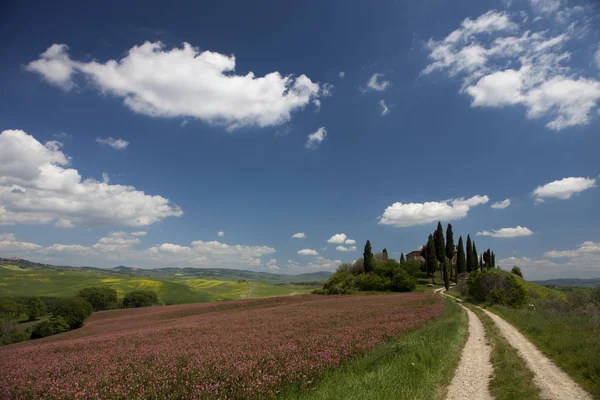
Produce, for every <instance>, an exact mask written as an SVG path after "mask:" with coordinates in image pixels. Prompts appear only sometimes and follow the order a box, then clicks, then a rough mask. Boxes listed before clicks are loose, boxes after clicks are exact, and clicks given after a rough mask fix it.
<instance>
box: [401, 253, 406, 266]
mask: <svg viewBox="0 0 600 400" xmlns="http://www.w3.org/2000/svg"><path fill="white" fill-rule="evenodd" d="M404 264H406V260H405V259H404V253H400V265H401V266H403V267H404Z"/></svg>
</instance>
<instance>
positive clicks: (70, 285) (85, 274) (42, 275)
mask: <svg viewBox="0 0 600 400" xmlns="http://www.w3.org/2000/svg"><path fill="white" fill-rule="evenodd" d="M91 286H105V287H111V288H114V289H115V290H116V291H117V293H118V295H119V297H123V296H124V294H125V293H127V292H130V291H132V290H137V289H149V290H153V291H155V292H156V293H157V294H158V297H159V298H160V300H161V301H162V302H163V303H164V304H182V303H200V302H207V301H218V300H238V299H247V298H256V297H269V296H285V295H291V294H303V293H309V292H310V291H311V290H313V289H314V288H315V287H314V286H306V285H296V284H280V285H271V284H266V283H262V282H252V281H240V282H237V281H225V280H211V279H202V278H194V277H181V278H178V277H169V278H163V277H145V276H138V275H133V276H130V275H127V274H116V273H113V272H111V271H106V272H105V271H102V270H97V271H68V270H56V269H27V268H21V267H18V266H14V265H2V266H0V297H15V296H49V297H68V296H73V295H75V294H76V293H77V292H78V291H79V290H81V289H82V288H84V287H91Z"/></svg>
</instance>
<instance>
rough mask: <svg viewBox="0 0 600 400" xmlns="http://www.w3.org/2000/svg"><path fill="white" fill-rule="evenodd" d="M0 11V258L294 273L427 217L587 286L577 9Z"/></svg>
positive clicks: (403, 248) (587, 134)
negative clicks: (580, 279) (581, 279)
mask: <svg viewBox="0 0 600 400" xmlns="http://www.w3.org/2000/svg"><path fill="white" fill-rule="evenodd" d="M2 7H3V9H2V12H0V15H1V16H0V42H1V44H2V48H3V57H2V60H0V73H1V74H2V77H3V78H2V79H1V80H0V132H2V133H1V134H0V254H1V255H2V256H7V257H8V256H15V257H24V258H28V259H32V260H36V261H45V262H50V263H57V264H70V265H92V266H97V267H114V266H116V265H119V264H125V265H130V266H137V267H146V268H156V267H161V266H197V267H229V268H249V269H254V270H264V271H273V272H282V273H302V272H312V271H317V270H333V269H335V267H336V266H337V264H338V263H339V262H341V261H343V262H348V261H352V260H354V259H356V258H357V257H360V256H361V253H362V247H363V245H364V242H365V241H366V240H367V239H370V240H371V242H372V243H373V246H374V248H375V249H376V250H380V249H382V248H384V247H386V248H387V249H388V251H389V252H390V253H391V254H393V255H394V257H396V258H398V257H399V255H400V252H404V253H407V252H409V251H411V250H413V249H415V248H417V247H418V246H420V245H421V244H422V243H423V242H424V241H425V240H426V238H427V235H428V233H429V232H430V231H432V230H434V229H435V224H436V223H437V221H438V220H442V221H443V222H444V223H446V222H451V223H452V224H453V226H454V231H455V237H456V238H458V236H459V235H465V236H466V234H467V233H470V234H471V236H472V237H473V238H474V239H475V241H476V243H477V248H478V250H480V251H482V250H484V249H486V248H488V247H490V248H492V249H493V250H494V251H495V252H496V254H497V258H498V259H499V260H500V264H501V265H502V266H504V267H505V268H509V267H511V266H512V265H514V264H518V265H520V266H521V268H522V269H523V271H524V273H525V275H526V277H528V278H532V279H543V278H554V277H597V276H600V231H599V230H598V221H600V207H599V204H600V191H599V190H598V188H597V184H598V174H599V173H600V171H599V170H600V168H599V166H600V162H599V161H598V148H600V137H599V136H598V128H599V127H600V124H599V119H600V118H599V117H600V116H599V115H598V114H599V107H598V100H599V99H600V51H599V50H600V48H599V47H598V43H599V40H598V39H599V32H598V26H599V25H598V22H599V21H598V15H599V14H598V10H597V9H596V8H594V7H593V5H592V3H591V2H587V1H580V2H577V1H574V0H573V1H569V2H566V1H560V0H514V1H510V2H507V1H500V0H498V1H480V0H479V1H463V2H460V4H459V5H456V4H453V5H452V6H449V5H448V4H447V2H442V1H433V0H431V1H422V2H416V3H415V2H391V1H389V2H381V3H379V4H377V5H376V6H374V5H373V4H370V3H367V2H358V1H349V2H348V1H344V2H342V1H326V2H323V1H310V2H301V3H296V4H291V3H289V2H252V3H248V2H229V3H227V4H225V3H224V2H214V3H213V4H208V3H206V2H189V3H188V4H184V3H178V4H177V6H173V7H169V8H167V9H165V8H164V4H163V3H159V2H156V3H148V2H139V3H137V4H136V3H135V2H127V4H126V5H125V6H124V5H123V3H122V2H119V3H117V2H114V4H113V2H106V3H104V4H102V5H97V6H95V5H85V6H84V5H81V4H80V3H78V2H72V3H71V4H66V3H65V5H64V6H61V7H55V6H52V5H50V4H47V3H45V2H39V3H37V2H26V1H21V2H9V3H8V4H7V5H6V4H5V5H3V6H2ZM116 10H118V12H117V11H116ZM507 199H508V200H509V201H506V200H507ZM496 203H499V204H497V205H496V206H493V207H492V205H493V204H496ZM219 232H221V233H219ZM297 233H303V234H304V235H297V236H303V237H302V238H298V237H296V238H294V237H292V236H293V235H294V234H297ZM336 235H337V236H336Z"/></svg>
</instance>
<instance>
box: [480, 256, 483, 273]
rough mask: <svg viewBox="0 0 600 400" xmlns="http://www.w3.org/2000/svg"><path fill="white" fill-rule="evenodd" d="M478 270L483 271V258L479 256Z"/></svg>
mask: <svg viewBox="0 0 600 400" xmlns="http://www.w3.org/2000/svg"><path fill="white" fill-rule="evenodd" d="M479 270H480V271H483V256H479Z"/></svg>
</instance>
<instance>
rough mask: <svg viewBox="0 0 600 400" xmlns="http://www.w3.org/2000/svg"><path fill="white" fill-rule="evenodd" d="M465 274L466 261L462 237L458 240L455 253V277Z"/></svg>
mask: <svg viewBox="0 0 600 400" xmlns="http://www.w3.org/2000/svg"><path fill="white" fill-rule="evenodd" d="M465 272H467V261H466V259H465V248H464V246H463V240H462V236H461V237H459V238H458V249H457V252H456V275H457V280H458V274H464V273H465Z"/></svg>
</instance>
